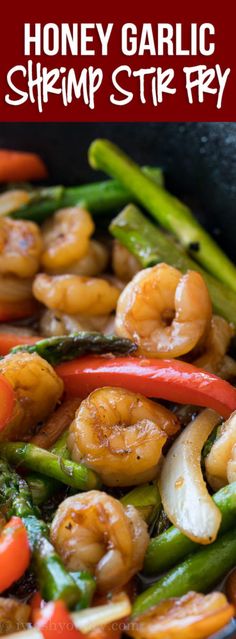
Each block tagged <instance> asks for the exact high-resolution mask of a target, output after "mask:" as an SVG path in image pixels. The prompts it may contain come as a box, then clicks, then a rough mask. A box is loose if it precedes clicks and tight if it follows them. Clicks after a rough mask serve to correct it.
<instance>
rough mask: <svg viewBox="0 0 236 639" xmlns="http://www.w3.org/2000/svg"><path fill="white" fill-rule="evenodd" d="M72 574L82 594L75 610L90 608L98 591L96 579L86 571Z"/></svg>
mask: <svg viewBox="0 0 236 639" xmlns="http://www.w3.org/2000/svg"><path fill="white" fill-rule="evenodd" d="M70 574H71V577H72V579H73V581H75V583H76V584H77V585H78V588H79V590H80V592H81V596H80V600H79V602H78V603H77V604H76V607H75V610H82V609H83V608H88V607H89V606H90V604H91V601H92V598H93V595H94V592H95V589H96V581H95V578H94V577H92V575H91V574H90V573H89V572H87V571H86V570H83V571H80V572H71V573H70Z"/></svg>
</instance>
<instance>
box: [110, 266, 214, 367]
mask: <svg viewBox="0 0 236 639" xmlns="http://www.w3.org/2000/svg"><path fill="white" fill-rule="evenodd" d="M211 313H212V308H211V301H210V296H209V293H208V290H207V287H206V284H205V282H204V280H203V278H202V277H201V275H200V274H199V273H196V272H195V271H188V272H187V273H186V274H185V275H182V273H181V272H180V271H178V270H177V269H176V268H173V267H172V266H168V265H167V264H157V265H156V266H153V267H152V268H148V269H145V270H143V271H140V273H138V274H137V275H135V277H134V279H133V280H132V281H131V282H130V283H129V284H128V285H127V286H126V288H125V289H124V291H123V292H122V293H121V295H120V298H119V301H118V304H117V312H116V332H117V334H118V335H120V336H121V337H129V338H130V339H132V340H134V341H135V342H136V343H137V344H138V346H139V352H140V354H142V355H145V356H148V357H180V356H181V355H184V354H185V353H189V352H190V351H191V350H192V349H193V348H194V347H195V346H196V345H197V344H198V343H199V341H200V340H201V339H203V337H204V335H205V334H206V333H207V330H208V329H209V325H210V321H211Z"/></svg>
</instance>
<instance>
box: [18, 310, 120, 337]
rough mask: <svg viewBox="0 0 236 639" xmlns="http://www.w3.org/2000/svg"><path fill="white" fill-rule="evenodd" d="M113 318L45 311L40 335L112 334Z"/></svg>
mask: <svg viewBox="0 0 236 639" xmlns="http://www.w3.org/2000/svg"><path fill="white" fill-rule="evenodd" d="M112 321H113V317H112V316H110V315H97V316H94V317H93V316H92V315H91V316H88V317H87V316H86V315H65V314H63V313H59V311H57V312H56V311H50V310H47V311H45V312H44V313H43V315H42V317H41V320H40V335H44V336H46V337H52V336H54V335H70V334H71V333H76V332H77V331H98V332H101V333H104V334H105V333H106V332H107V330H108V332H110V333H112V332H114V331H113V328H112V324H111V323H112ZM8 332H9V331H8Z"/></svg>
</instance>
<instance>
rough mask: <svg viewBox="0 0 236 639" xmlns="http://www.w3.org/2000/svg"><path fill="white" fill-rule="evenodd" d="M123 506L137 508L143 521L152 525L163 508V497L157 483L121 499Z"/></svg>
mask: <svg viewBox="0 0 236 639" xmlns="http://www.w3.org/2000/svg"><path fill="white" fill-rule="evenodd" d="M121 503H122V504H123V506H135V508H137V510H138V511H139V512H140V514H141V515H142V517H143V519H145V521H147V522H148V523H150V521H152V519H153V517H154V516H155V515H156V513H157V511H159V510H160V508H161V496H160V493H159V490H158V487H157V484H156V483H155V482H152V483H150V484H143V485H142V486H137V488H133V490H130V491H129V492H128V493H126V495H124V497H122V499H121Z"/></svg>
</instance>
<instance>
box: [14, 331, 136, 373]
mask: <svg viewBox="0 0 236 639" xmlns="http://www.w3.org/2000/svg"><path fill="white" fill-rule="evenodd" d="M136 349H137V345H136V344H134V343H133V342H131V341H130V340H129V339H124V338H122V337H116V336H115V335H107V336H106V335H102V334H101V333H95V332H94V333H91V332H87V331H81V332H79V333H71V335H60V336H59V337H47V338H45V339H42V340H40V341H38V342H36V343H35V344H30V345H22V346H15V347H14V348H12V350H11V352H12V353H20V352H22V351H27V352H28V353H38V355H40V356H41V357H43V358H44V359H46V360H47V361H48V362H49V363H50V364H52V366H55V365H56V364H59V363H60V362H67V361H69V360H71V359H75V358H76V357H82V356H83V355H87V354H88V353H95V354H99V355H100V354H102V353H114V354H119V355H124V354H126V355H128V354H130V353H133V352H134V351H135V350H136Z"/></svg>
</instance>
